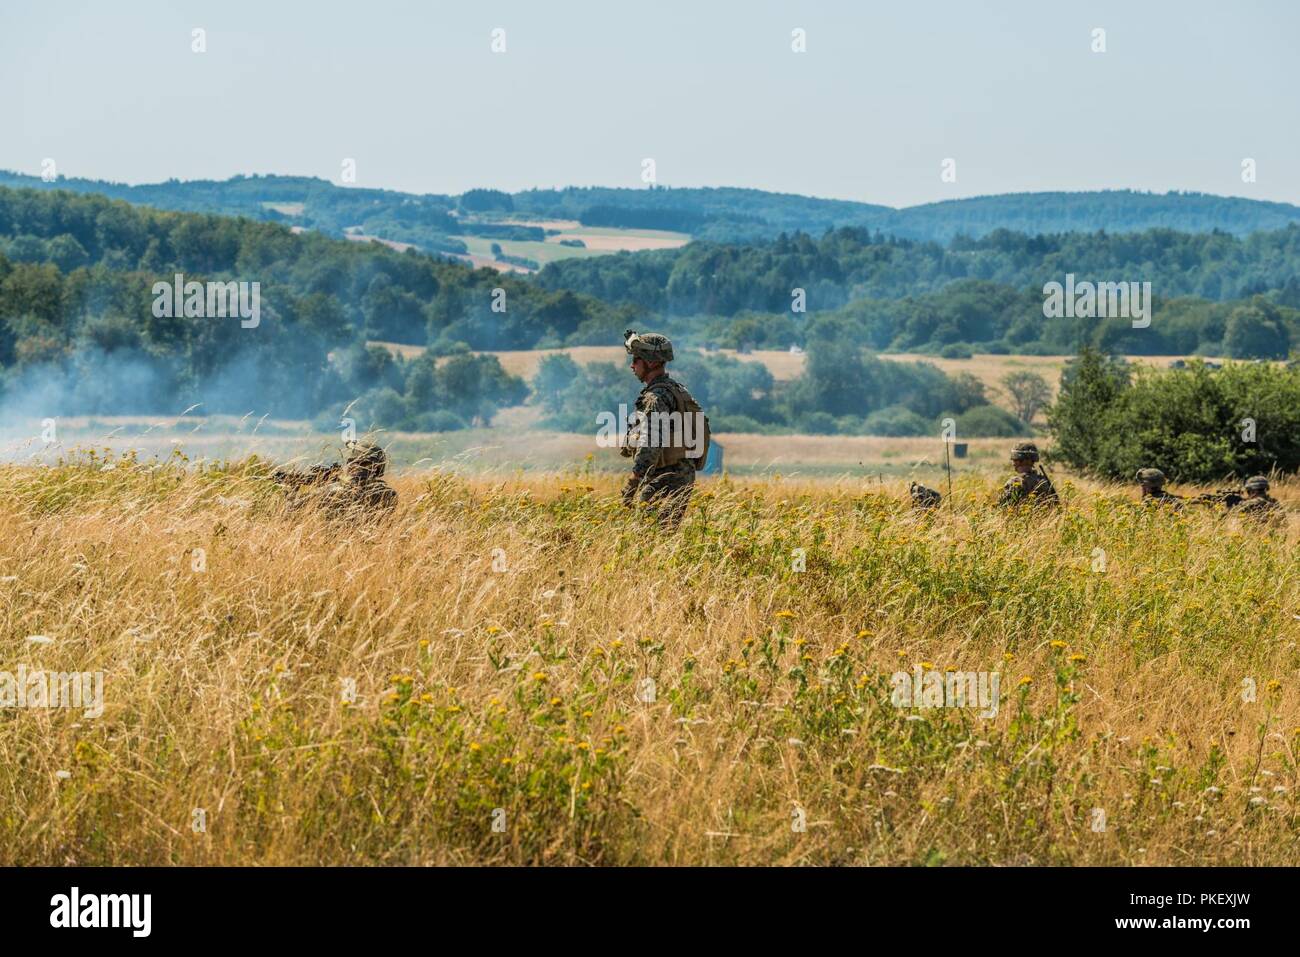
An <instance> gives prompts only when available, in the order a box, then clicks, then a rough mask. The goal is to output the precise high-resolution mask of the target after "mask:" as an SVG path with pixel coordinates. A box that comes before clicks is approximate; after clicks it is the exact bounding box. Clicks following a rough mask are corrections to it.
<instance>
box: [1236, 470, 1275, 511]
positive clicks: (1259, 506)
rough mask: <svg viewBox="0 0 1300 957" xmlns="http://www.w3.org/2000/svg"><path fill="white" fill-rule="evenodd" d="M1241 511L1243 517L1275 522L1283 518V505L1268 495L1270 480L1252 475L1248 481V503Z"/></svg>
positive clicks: (1244, 504) (1246, 502) (1242, 505)
mask: <svg viewBox="0 0 1300 957" xmlns="http://www.w3.org/2000/svg"><path fill="white" fill-rule="evenodd" d="M1237 511H1239V512H1240V513H1241V514H1243V515H1249V516H1250V517H1251V518H1258V519H1261V520H1265V521H1267V520H1275V519H1279V518H1281V517H1282V503H1281V502H1279V501H1278V500H1277V499H1275V498H1274V497H1273V496H1271V495H1269V494H1268V479H1267V478H1265V477H1264V476H1262V475H1252V476H1251V477H1250V478H1248V479H1246V501H1244V502H1242V503H1241V505H1240V507H1238V509H1237Z"/></svg>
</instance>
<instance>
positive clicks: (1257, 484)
mask: <svg viewBox="0 0 1300 957" xmlns="http://www.w3.org/2000/svg"><path fill="white" fill-rule="evenodd" d="M1246 491H1247V492H1267V491H1268V479H1267V478H1265V477H1264V476H1263V475H1252V476H1251V477H1250V478H1248V479H1246Z"/></svg>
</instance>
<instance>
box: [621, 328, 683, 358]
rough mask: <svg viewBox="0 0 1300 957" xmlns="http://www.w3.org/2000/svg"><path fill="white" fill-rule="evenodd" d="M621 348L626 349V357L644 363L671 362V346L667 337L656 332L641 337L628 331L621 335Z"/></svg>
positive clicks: (632, 331)
mask: <svg viewBox="0 0 1300 957" xmlns="http://www.w3.org/2000/svg"><path fill="white" fill-rule="evenodd" d="M623 348H625V349H627V354H628V355H630V356H633V357H634V358H637V359H644V360H645V361H646V362H672V361H673V344H672V343H671V342H669V341H668V337H667V336H661V335H659V333H657V332H647V333H645V334H644V335H642V334H641V333H638V332H636V331H635V330H632V329H628V330H627V331H626V332H624V333H623Z"/></svg>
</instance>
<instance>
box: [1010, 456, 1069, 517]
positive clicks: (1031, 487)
mask: <svg viewBox="0 0 1300 957" xmlns="http://www.w3.org/2000/svg"><path fill="white" fill-rule="evenodd" d="M1011 461H1013V462H1037V461H1038V446H1036V445H1035V444H1034V443H1033V442H1020V443H1018V444H1017V445H1016V447H1015V448H1013V449H1012V450H1011ZM1021 504H1028V505H1035V506H1046V507H1052V508H1055V507H1056V506H1058V505H1060V504H1061V499H1060V497H1059V496H1058V495H1057V494H1056V489H1055V487H1054V486H1053V485H1052V480H1051V479H1049V478H1048V477H1047V475H1046V474H1044V473H1043V471H1042V470H1041V469H1039V470H1038V471H1036V472H1018V473H1016V474H1015V475H1013V476H1012V477H1011V478H1009V479H1007V482H1006V484H1005V485H1003V486H1002V494H1001V495H999V496H998V507H999V508H1007V507H1009V506H1013V505H1021Z"/></svg>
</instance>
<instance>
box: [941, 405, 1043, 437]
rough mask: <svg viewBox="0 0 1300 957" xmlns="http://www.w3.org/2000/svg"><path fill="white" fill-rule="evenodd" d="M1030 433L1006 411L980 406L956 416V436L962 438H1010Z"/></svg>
mask: <svg viewBox="0 0 1300 957" xmlns="http://www.w3.org/2000/svg"><path fill="white" fill-rule="evenodd" d="M1028 431H1030V429H1029V427H1028V426H1027V425H1025V423H1023V422H1021V421H1020V420H1019V419H1017V418H1016V417H1015V416H1014V415H1012V414H1011V413H1010V412H1008V411H1007V410H1006V409H1000V408H998V407H997V406H996V405H980V406H976V407H975V408H973V409H971V410H970V411H968V412H963V413H962V414H961V415H959V416H957V436H958V438H959V439H962V438H972V439H980V438H1012V437H1013V436H1017V435H1024V434H1025V433H1026V432H1028Z"/></svg>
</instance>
